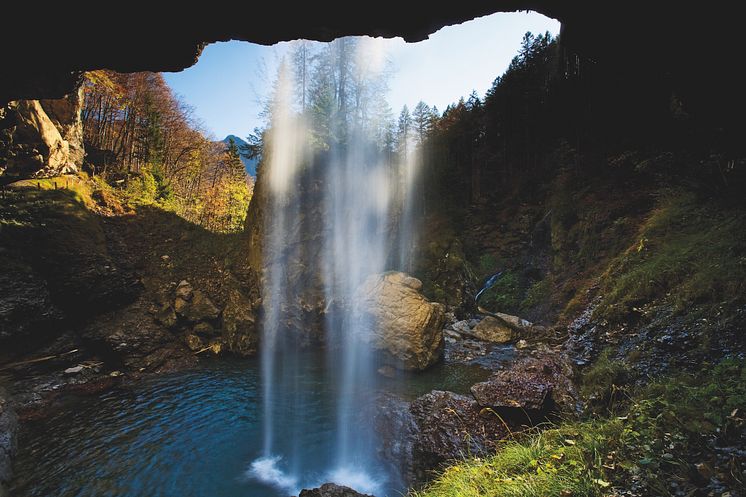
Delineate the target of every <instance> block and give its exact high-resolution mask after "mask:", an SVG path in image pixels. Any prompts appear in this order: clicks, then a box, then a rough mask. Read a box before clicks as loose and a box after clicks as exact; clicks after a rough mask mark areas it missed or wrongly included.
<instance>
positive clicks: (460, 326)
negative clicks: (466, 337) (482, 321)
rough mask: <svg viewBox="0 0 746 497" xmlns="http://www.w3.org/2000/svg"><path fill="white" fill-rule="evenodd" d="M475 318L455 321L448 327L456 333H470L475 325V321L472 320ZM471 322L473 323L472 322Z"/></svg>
mask: <svg viewBox="0 0 746 497" xmlns="http://www.w3.org/2000/svg"><path fill="white" fill-rule="evenodd" d="M474 321H475V320H472V319H464V320H462V321H456V322H455V323H453V324H451V326H450V328H451V329H452V330H453V331H455V332H457V333H469V334H471V332H472V328H474V326H476V324H477V323H478V321H477V322H474ZM472 323H473V324H472Z"/></svg>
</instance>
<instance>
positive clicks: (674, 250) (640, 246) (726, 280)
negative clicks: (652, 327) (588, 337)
mask: <svg viewBox="0 0 746 497" xmlns="http://www.w3.org/2000/svg"><path fill="white" fill-rule="evenodd" d="M744 226H746V214H744V213H743V212H742V211H735V210H729V209H726V208H723V207H720V206H716V205H714V204H712V203H709V204H707V203H702V202H699V201H698V200H697V198H696V197H695V196H694V195H693V194H691V193H686V192H668V193H666V194H665V195H664V196H663V197H662V198H661V199H660V202H659V205H658V207H657V208H656V209H655V210H654V211H653V213H652V215H650V217H649V218H648V219H647V221H646V222H645V223H644V224H643V225H642V227H641V229H640V230H639V233H638V235H637V237H636V239H635V241H634V243H633V244H632V245H631V246H630V247H628V248H627V250H625V251H624V252H623V253H622V254H621V255H620V256H619V257H617V258H616V260H614V261H613V263H612V264H611V266H610V268H609V269H608V270H607V272H606V273H605V274H604V276H603V278H602V292H603V296H604V298H603V301H602V302H601V305H600V306H599V307H598V309H597V310H596V316H597V317H600V318H605V319H608V320H610V321H615V322H618V321H622V320H624V319H625V317H627V316H628V315H629V313H630V312H635V311H636V310H639V309H640V308H641V307H642V306H643V305H645V304H648V303H650V302H653V301H655V300H656V299H660V298H661V297H662V300H665V301H666V302H668V303H670V304H672V305H673V307H674V309H675V311H678V312H684V311H687V312H688V313H689V314H690V316H692V317H693V318H696V317H698V313H696V312H693V310H694V309H698V310H699V314H701V313H709V314H710V315H712V314H713V311H715V312H717V308H722V307H730V308H732V307H734V306H735V305H738V304H740V303H742V301H743V295H744V285H745V283H744V281H746V231H744V229H743V227H744Z"/></svg>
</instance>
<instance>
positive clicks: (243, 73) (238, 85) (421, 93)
mask: <svg viewBox="0 0 746 497" xmlns="http://www.w3.org/2000/svg"><path fill="white" fill-rule="evenodd" d="M559 28H560V25H559V22H557V21H555V20H554V19H549V18H547V17H544V16H542V15H540V14H536V13H512V14H493V15H491V16H487V17H482V18H479V19H475V20H473V21H469V22H467V23H464V24H461V25H457V26H449V27H446V28H443V29H441V30H440V31H438V32H437V33H434V34H432V35H431V36H430V39H428V40H425V41H422V42H419V43H405V42H404V41H403V40H402V39H401V38H394V39H391V40H385V41H383V42H381V45H382V46H383V47H384V50H385V53H386V57H387V59H388V61H389V62H390V64H391V67H392V68H393V71H394V72H393V75H392V78H391V81H390V83H389V86H390V93H389V103H390V104H391V107H392V108H393V109H394V113H395V114H398V113H399V110H400V109H401V107H402V106H403V105H404V104H407V105H408V106H409V107H410V109H411V108H413V107H414V106H415V105H416V104H417V102H419V101H420V100H424V101H425V102H427V103H428V104H429V105H431V106H432V105H436V106H437V107H438V108H439V109H440V110H441V111H442V110H443V109H445V107H446V106H447V105H448V104H449V103H452V102H455V101H457V100H458V99H459V97H461V96H467V95H469V94H470V93H471V92H472V90H476V91H477V93H479V95H480V96H482V95H484V92H485V91H487V89H488V88H489V87H490V86H491V85H492V81H494V79H495V78H496V77H497V76H499V75H500V74H502V73H503V71H505V69H506V68H507V67H508V64H510V61H511V59H512V58H513V57H514V56H515V54H516V52H517V50H518V46H519V44H520V40H521V37H522V36H523V34H524V33H525V32H526V31H531V32H532V33H535V34H536V33H543V32H545V31H549V32H550V33H552V34H554V35H556V34H557V33H559ZM288 47H289V44H288V43H279V44H277V45H274V46H272V47H265V46H261V45H254V44H251V43H246V42H237V41H231V42H222V43H214V44H212V45H208V46H207V47H206V48H205V50H204V51H203V52H202V56H201V57H200V59H199V61H198V62H197V64H195V65H194V66H192V67H190V68H188V69H186V70H184V71H182V72H179V73H164V76H165V78H166V81H167V82H168V84H169V85H170V86H171V88H172V89H173V90H174V92H175V93H176V94H177V95H180V96H181V98H182V99H183V100H184V101H186V103H187V104H189V105H190V106H192V107H193V108H194V114H195V117H196V118H197V119H198V120H199V121H200V122H201V123H202V126H203V128H204V130H205V131H207V132H208V133H210V134H212V135H213V136H214V137H215V138H216V139H222V138H224V137H225V136H226V135H228V134H235V135H238V136H241V137H246V136H247V135H248V134H249V133H251V132H252V130H253V129H254V128H255V127H257V126H260V125H261V124H262V120H261V118H260V117H259V113H260V112H261V107H262V105H261V101H262V99H263V98H264V97H265V96H266V95H267V93H268V91H269V88H270V87H271V81H272V76H273V75H274V73H275V69H276V67H277V63H278V61H279V60H280V59H281V58H282V56H283V54H284V53H285V52H286V51H287V50H288Z"/></svg>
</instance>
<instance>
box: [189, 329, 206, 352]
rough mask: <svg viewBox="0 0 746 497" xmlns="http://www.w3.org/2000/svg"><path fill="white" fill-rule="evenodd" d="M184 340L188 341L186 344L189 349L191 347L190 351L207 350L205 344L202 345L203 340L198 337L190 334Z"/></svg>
mask: <svg viewBox="0 0 746 497" xmlns="http://www.w3.org/2000/svg"><path fill="white" fill-rule="evenodd" d="M184 339H185V340H186V344H187V347H189V350H191V351H193V352H197V351H198V350H202V349H204V348H205V344H204V343H202V339H201V338H200V337H198V336H197V335H194V334H192V333H190V334H188V335H187V336H186V337H185V338H184Z"/></svg>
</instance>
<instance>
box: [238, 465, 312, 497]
mask: <svg viewBox="0 0 746 497" xmlns="http://www.w3.org/2000/svg"><path fill="white" fill-rule="evenodd" d="M281 461H282V457H281V456H269V457H260V458H259V459H257V460H255V461H254V462H252V463H251V466H249V469H248V470H247V471H246V475H247V476H248V477H250V478H254V479H256V480H258V481H260V482H262V483H264V484H265V485H269V486H271V487H275V488H278V489H280V490H286V491H287V492H288V493H289V494H291V495H296V494H298V493H299V492H300V488H299V487H298V478H296V477H295V476H293V475H290V474H288V473H287V472H285V471H283V470H282V469H281V468H280V462H281Z"/></svg>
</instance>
